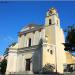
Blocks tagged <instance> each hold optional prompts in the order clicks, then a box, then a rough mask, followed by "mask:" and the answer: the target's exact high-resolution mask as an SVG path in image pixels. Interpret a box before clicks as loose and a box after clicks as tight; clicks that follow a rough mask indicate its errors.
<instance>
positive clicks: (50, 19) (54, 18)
mask: <svg viewBox="0 0 75 75" xmlns="http://www.w3.org/2000/svg"><path fill="white" fill-rule="evenodd" d="M45 25H46V26H49V25H57V26H59V27H60V19H59V16H58V13H57V10H56V9H55V8H51V9H49V10H48V11H47V13H46V18H45Z"/></svg>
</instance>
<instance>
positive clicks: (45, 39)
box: [6, 8, 66, 74]
mask: <svg viewBox="0 0 75 75" xmlns="http://www.w3.org/2000/svg"><path fill="white" fill-rule="evenodd" d="M63 43H65V39H64V33H63V30H62V28H61V27H60V18H59V15H58V12H57V10H56V9H55V8H51V9H49V10H48V11H47V13H46V17H45V24H44V25H36V24H29V25H27V26H25V27H23V28H22V29H21V30H20V32H19V33H18V42H17V43H16V45H14V46H11V47H9V53H8V58H7V69H6V74H22V73H24V74H34V73H40V72H41V70H42V68H43V67H44V66H45V65H46V64H50V65H53V67H54V70H53V71H54V72H58V73H60V74H62V73H63V71H64V67H63V65H64V64H66V54H65V50H64V48H65V47H64V45H63Z"/></svg>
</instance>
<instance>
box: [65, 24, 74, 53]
mask: <svg viewBox="0 0 75 75" xmlns="http://www.w3.org/2000/svg"><path fill="white" fill-rule="evenodd" d="M66 32H67V35H66V40H65V41H66V43H65V50H67V51H70V52H75V26H74V25H72V26H68V29H67V30H66Z"/></svg>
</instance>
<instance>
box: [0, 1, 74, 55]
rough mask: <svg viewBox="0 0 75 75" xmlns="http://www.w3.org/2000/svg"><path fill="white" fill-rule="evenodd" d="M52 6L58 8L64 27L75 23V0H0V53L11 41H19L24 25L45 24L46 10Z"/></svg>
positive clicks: (0, 53)
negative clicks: (6, 0) (1, 0)
mask: <svg viewBox="0 0 75 75" xmlns="http://www.w3.org/2000/svg"><path fill="white" fill-rule="evenodd" d="M51 7H55V8H56V9H57V11H58V13H59V17H60V21H61V27H62V28H63V29H65V28H67V26H68V25H72V24H75V2H73V1H72V2H71V1H65V2H64V1H56V2H55V1H32V2H30V1H28V2H27V1H26V2H25V1H24V2H23V1H22V2H21V1H14V2H0V55H2V54H3V52H4V51H5V48H6V47H8V45H9V44H10V43H12V42H14V41H17V38H18V32H19V31H20V29H21V28H22V27H23V26H25V25H28V24H30V23H34V24H44V22H45V16H46V12H47V10H48V9H49V8H51Z"/></svg>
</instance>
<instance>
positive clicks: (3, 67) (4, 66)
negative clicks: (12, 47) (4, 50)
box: [1, 59, 7, 74]
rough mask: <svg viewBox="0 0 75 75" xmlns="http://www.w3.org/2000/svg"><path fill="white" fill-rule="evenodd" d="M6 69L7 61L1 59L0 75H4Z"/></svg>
mask: <svg viewBox="0 0 75 75" xmlns="http://www.w3.org/2000/svg"><path fill="white" fill-rule="evenodd" d="M6 67H7V60H6V59H3V60H2V62H1V74H5V72H6Z"/></svg>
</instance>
